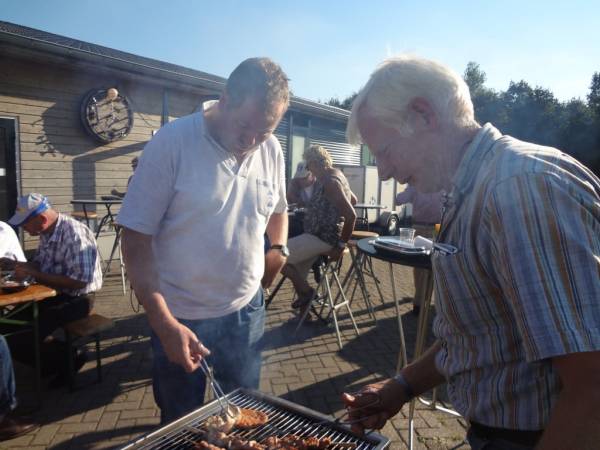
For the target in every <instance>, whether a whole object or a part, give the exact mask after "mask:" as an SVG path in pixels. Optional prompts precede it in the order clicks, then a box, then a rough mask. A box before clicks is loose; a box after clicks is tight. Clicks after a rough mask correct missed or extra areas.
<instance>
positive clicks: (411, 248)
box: [373, 236, 429, 255]
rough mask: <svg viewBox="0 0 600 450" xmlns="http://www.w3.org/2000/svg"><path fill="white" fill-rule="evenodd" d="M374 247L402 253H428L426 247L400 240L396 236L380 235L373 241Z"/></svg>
mask: <svg viewBox="0 0 600 450" xmlns="http://www.w3.org/2000/svg"><path fill="white" fill-rule="evenodd" d="M373 247H375V248H376V249H378V250H379V249H380V250H386V251H390V252H396V253H401V254H403V255H428V254H429V250H427V249H426V248H425V247H416V246H415V245H414V244H413V243H410V242H406V241H402V240H400V239H399V238H398V237H395V236H383V237H378V238H376V239H375V241H374V242H373Z"/></svg>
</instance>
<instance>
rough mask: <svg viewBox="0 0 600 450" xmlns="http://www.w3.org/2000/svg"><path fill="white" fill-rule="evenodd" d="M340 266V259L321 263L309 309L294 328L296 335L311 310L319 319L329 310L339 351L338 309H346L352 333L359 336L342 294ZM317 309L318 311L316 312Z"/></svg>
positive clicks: (340, 343) (344, 296)
mask: <svg viewBox="0 0 600 450" xmlns="http://www.w3.org/2000/svg"><path fill="white" fill-rule="evenodd" d="M344 253H345V254H347V253H349V250H348V249H345V250H344ZM322 256H326V255H322ZM341 264H342V258H340V259H339V260H337V261H331V260H330V259H329V258H324V259H323V260H322V261H321V274H322V275H321V281H320V283H319V284H318V286H317V289H316V290H315V294H314V296H313V298H312V300H311V301H310V307H306V308H304V312H303V313H302V316H301V317H300V321H299V322H298V326H297V327H296V333H297V332H298V330H299V329H300V327H301V326H302V324H303V323H304V321H305V320H306V318H307V317H308V314H309V312H310V310H312V311H313V312H314V313H315V314H317V316H319V317H321V318H322V317H323V313H324V311H325V309H327V310H329V311H328V312H329V314H328V315H327V317H329V316H333V323H334V326H335V333H336V336H337V342H338V346H339V347H340V350H341V349H342V347H343V344H342V336H341V333H340V326H339V320H338V316H337V314H338V309H340V308H342V307H344V308H346V310H347V311H348V315H349V316H350V320H351V321H352V325H353V326H354V331H355V332H356V335H357V336H358V335H359V334H360V333H359V331H358V326H357V325H356V321H355V320H354V315H353V314H352V309H351V308H350V302H349V301H348V299H347V298H346V294H345V293H344V287H343V285H342V283H341V282H340V278H339V276H338V273H339V271H340V267H341ZM332 280H333V282H335V285H336V286H337V288H338V289H339V293H338V295H337V296H336V297H335V299H334V298H333V295H332V292H331V290H332V289H331V288H332ZM340 297H341V298H342V300H341V301H338V300H339V298H340ZM317 309H319V311H317Z"/></svg>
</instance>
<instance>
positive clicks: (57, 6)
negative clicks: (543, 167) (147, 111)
mask: <svg viewBox="0 0 600 450" xmlns="http://www.w3.org/2000/svg"><path fill="white" fill-rule="evenodd" d="M0 19H1V20H4V21H7V22H13V23H17V24H19V25H25V26H29V27H32V28H37V29H41V30H44V31H48V32H51V33H56V34H60V35H63V36H67V37H71V38H75V39H80V40H83V41H88V42H92V43H95V44H99V45H104V46H107V47H111V48H114V49H118V50H123V51H126V52H130V53H134V54H137V55H141V56H146V57H150V58H154V59H158V60H162V61H167V62H171V63H174V64H179V65H182V66H185V67H189V68H192V69H197V70H201V71H204V72H208V73H211V74H214V75H219V76H223V77H227V75H228V74H229V73H230V72H231V71H232V70H233V69H234V68H235V66H237V64H238V63H239V62H241V61H242V60H243V59H245V58H248V57H251V56H269V57H271V58H272V59H274V60H275V61H276V62H278V63H279V64H280V65H281V66H282V67H283V69H284V71H285V72H286V73H287V75H288V77H289V78H290V80H291V88H292V91H293V93H294V94H295V95H297V96H300V97H304V98H308V99H311V100H317V101H324V100H327V99H329V98H331V97H337V98H340V99H343V98H345V97H347V96H349V95H351V94H352V93H353V92H355V91H357V90H359V89H360V87H361V86H362V85H364V84H365V83H366V81H367V79H368V77H369V75H370V73H371V72H372V71H373V70H374V69H375V67H376V66H377V64H378V63H380V62H381V61H383V60H384V59H385V58H386V57H389V56H393V55H396V54H399V53H405V52H408V53H413V54H417V55H420V56H424V57H428V58H432V59H436V60H438V61H440V62H443V63H445V64H447V65H449V66H450V67H452V68H453V69H454V70H455V71H457V72H458V73H460V74H462V73H463V72H464V70H465V68H466V66H467V63H468V62H469V61H474V62H476V63H478V64H479V65H480V67H481V69H482V70H483V71H484V72H485V73H486V75H487V82H486V86H487V87H490V88H493V89H496V90H505V89H507V88H508V85H509V83H510V81H511V80H512V81H520V80H525V81H527V82H528V83H529V84H530V85H532V86H541V87H543V88H547V89H550V90H551V91H552V92H553V93H554V94H555V95H556V97H557V98H558V99H559V100H569V99H571V98H574V97H580V98H581V99H583V100H585V97H586V95H587V94H588V92H589V86H590V83H591V79H592V75H593V73H594V72H600V31H599V30H600V2H598V1H596V0H589V1H582V0H570V1H568V2H565V1H560V2H559V1H555V0H546V1H537V0H531V1H529V0H520V1H515V0H503V1H502V2H500V1H487V2H485V1H481V0H479V1H466V0H465V1H463V0H453V1H435V0H431V1H427V2H425V1H415V0H411V1H406V0H395V1H393V0H389V1H388V0H368V1H367V0H357V1H355V0H345V1H338V0H321V1H318V0H314V1H313V0H301V1H296V2H292V1H286V0H278V1H262V0H246V1H244V0H238V1H236V0H215V1H204V0H168V1H164V0H160V1H159V0H145V1H141V0H102V1H98V0H95V1H90V0H0Z"/></svg>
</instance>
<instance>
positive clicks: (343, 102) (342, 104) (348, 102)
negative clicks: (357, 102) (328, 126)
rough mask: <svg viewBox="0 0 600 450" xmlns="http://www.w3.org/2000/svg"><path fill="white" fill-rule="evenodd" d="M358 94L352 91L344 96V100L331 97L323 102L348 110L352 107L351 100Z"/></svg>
mask: <svg viewBox="0 0 600 450" xmlns="http://www.w3.org/2000/svg"><path fill="white" fill-rule="evenodd" d="M357 95H358V92H354V93H353V94H352V95H350V96H349V97H346V98H345V99H344V100H340V99H338V98H337V97H331V98H330V99H329V100H327V101H326V102H325V104H326V105H330V106H335V107H336V108H342V109H347V110H348V111H349V110H351V109H352V102H354V99H355V98H356V96H357Z"/></svg>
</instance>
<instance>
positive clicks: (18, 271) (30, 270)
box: [15, 262, 39, 281]
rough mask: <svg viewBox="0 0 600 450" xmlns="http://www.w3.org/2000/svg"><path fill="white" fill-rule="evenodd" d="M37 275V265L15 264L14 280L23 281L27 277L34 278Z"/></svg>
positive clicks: (27, 263) (29, 263) (28, 263)
mask: <svg viewBox="0 0 600 450" xmlns="http://www.w3.org/2000/svg"><path fill="white" fill-rule="evenodd" d="M38 273H39V271H38V268H37V265H36V264H34V263H31V262H16V263H15V280H19V281H20V280H24V279H25V278H27V277H33V278H35V277H36V275H37V274H38Z"/></svg>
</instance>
